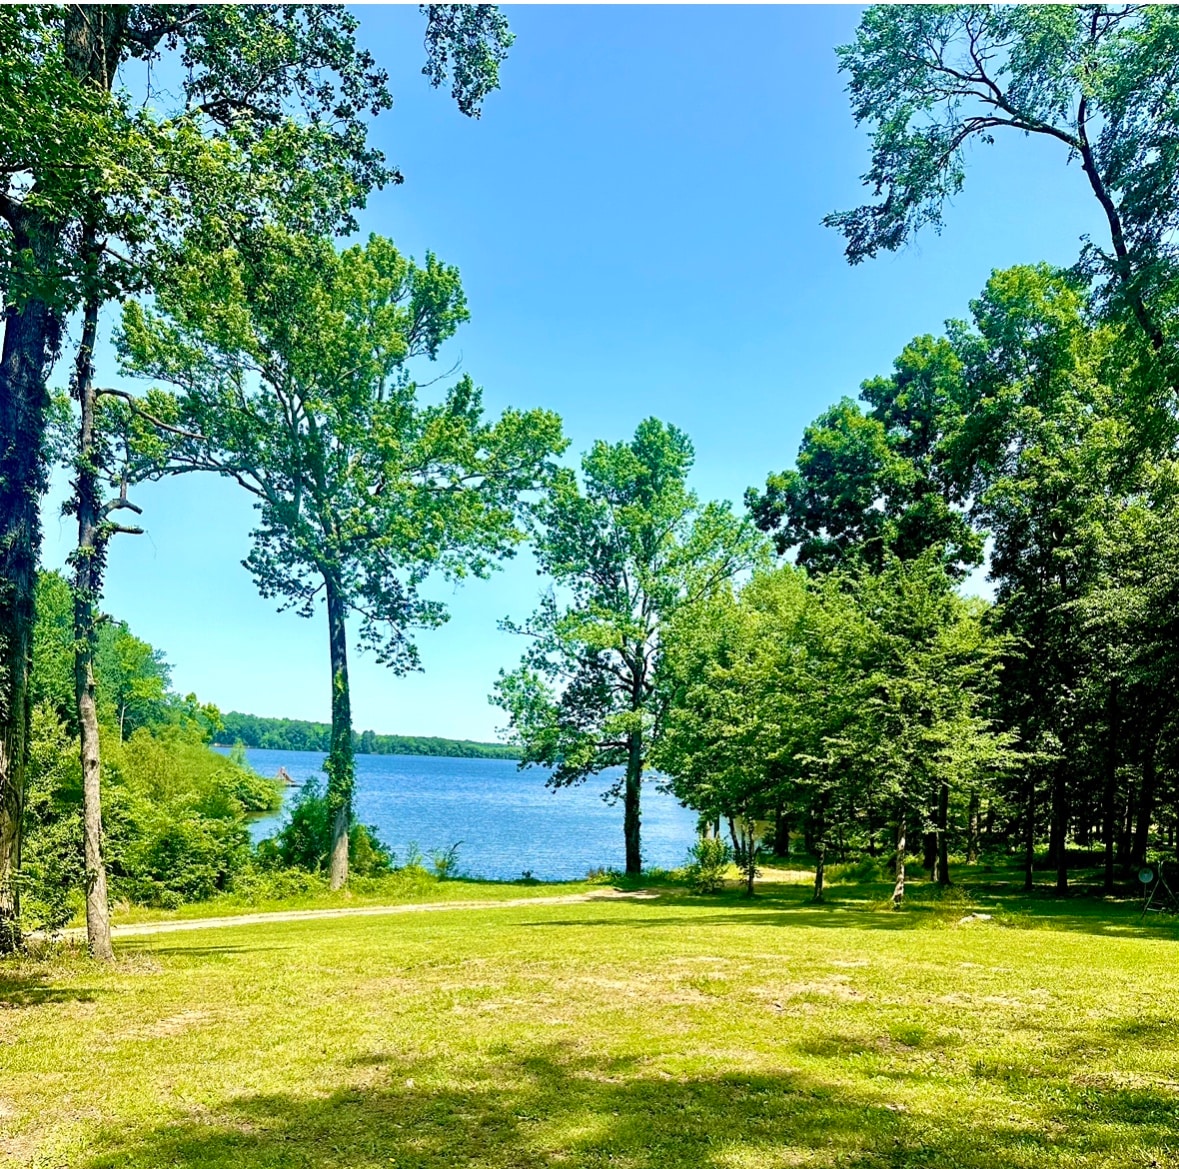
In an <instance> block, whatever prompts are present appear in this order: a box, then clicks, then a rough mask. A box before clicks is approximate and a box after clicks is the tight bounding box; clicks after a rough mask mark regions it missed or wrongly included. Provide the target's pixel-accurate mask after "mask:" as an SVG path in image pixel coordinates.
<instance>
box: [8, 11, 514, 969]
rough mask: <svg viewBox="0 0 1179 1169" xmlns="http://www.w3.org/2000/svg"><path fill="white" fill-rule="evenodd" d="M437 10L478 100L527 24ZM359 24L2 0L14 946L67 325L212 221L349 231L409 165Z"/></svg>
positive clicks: (442, 55)
mask: <svg viewBox="0 0 1179 1169" xmlns="http://www.w3.org/2000/svg"><path fill="white" fill-rule="evenodd" d="M427 12H428V25H427V29H428V36H427V55H428V60H427V70H428V71H429V72H430V73H431V77H432V80H433V81H434V83H435V84H439V83H441V81H442V80H443V79H444V78H445V77H446V76H448V75H451V74H453V78H454V86H453V92H454V93H455V96H456V98H457V99H458V100H459V104H460V106H461V107H462V108H463V109H464V111H465V112H467V113H475V112H477V110H478V105H479V101H480V100H481V98H482V97H483V96H484V95H485V94H486V93H487V92H488V90H489V89H491V88H494V87H495V84H496V81H497V77H498V72H497V71H498V65H499V63H500V61H501V60H502V58H503V55H504V53H505V52H506V49H507V47H508V45H509V44H510V39H511V38H510V34H509V33H508V32H507V29H506V26H505V25H504V24H503V21H502V18H500V17H499V16H498V14H497V13H496V11H495V9H494V7H492V6H486V5H483V6H477V10H476V12H475V13H473V14H470V15H456V14H454V13H451V12H450V6H447V5H441V6H434V7H433V8H429V9H427ZM355 29H356V20H355V18H354V17H353V16H352V15H351V14H349V13H347V12H345V11H344V10H343V9H335V8H330V7H316V6H302V7H300V6H294V5H291V6H281V7H267V6H263V5H240V6H236V7H233V6H223V7H208V6H202V5H196V4H191V5H188V4H185V5H166V6H159V5H148V4H141V5H63V6H51V5H46V6H41V7H26V8H20V7H14V8H7V9H4V10H3V12H0V139H2V140H3V143H4V147H3V150H2V151H0V243H2V244H3V248H2V249H0V254H2V255H3V261H2V262H0V302H2V304H3V311H4V342H3V350H2V351H0V568H2V571H0V581H2V582H3V585H2V587H0V679H2V686H3V691H2V693H0V950H4V949H9V948H12V947H13V946H15V945H16V944H17V942H18V941H19V933H18V927H17V925H16V922H17V920H18V902H17V891H16V886H15V884H14V883H13V874H14V873H15V871H16V869H17V868H18V867H19V863H20V822H21V804H22V799H23V794H22V793H23V790H24V778H23V775H24V767H25V761H26V756H27V737H28V725H29V717H30V706H29V701H28V683H29V670H30V652H31V648H32V629H33V582H34V575H35V566H36V561H37V553H38V549H39V545H40V528H39V518H38V512H37V509H38V504H39V502H40V499H41V496H42V495H43V494H44V491H45V486H46V472H45V452H44V448H45V439H46V424H47V418H48V415H49V395H48V392H47V388H46V387H47V382H48V378H49V375H50V372H51V370H52V368H53V366H54V364H55V362H56V361H57V359H58V356H59V354H60V350H61V345H62V341H63V336H64V332H63V331H64V326H65V322H66V320H67V319H68V317H69V315H70V314H71V312H73V311H74V310H75V309H77V308H78V307H80V306H81V305H82V303H83V302H84V301H85V300H87V299H88V298H90V297H92V296H94V297H97V299H98V301H99V303H101V302H102V301H105V300H109V299H111V298H112V297H117V296H121V295H124V294H126V293H128V292H133V291H135V290H139V289H142V288H145V287H149V286H150V285H151V284H152V282H153V279H154V273H155V272H157V271H158V269H159V268H160V266H161V265H165V264H166V263H167V262H168V260H169V257H170V255H171V254H172V251H173V249H174V248H175V246H176V241H177V239H178V238H180V237H182V236H183V235H184V234H185V232H186V231H188V230H191V229H192V228H193V226H194V225H199V224H201V223H203V222H206V221H207V220H209V219H214V220H217V221H219V222H220V223H221V224H222V225H239V226H240V225H251V226H252V225H254V224H256V223H257V222H259V221H263V220H269V219H277V220H280V221H282V222H284V223H286V224H288V225H290V226H296V227H300V228H304V229H313V230H318V231H330V230H335V229H336V228H338V227H343V228H345V229H349V228H351V227H353V226H354V220H353V219H352V213H353V212H354V210H355V209H356V208H357V207H359V206H361V205H363V202H364V199H365V197H366V195H367V193H368V191H369V190H370V189H371V188H372V187H373V186H374V185H380V184H382V183H384V182H387V181H399V180H400V176H399V175H398V174H397V172H396V171H395V170H393V169H392V168H390V167H388V166H387V165H386V163H385V161H384V159H383V157H382V155H381V154H380V152H379V151H376V150H374V149H373V148H372V147H370V146H369V145H368V143H367V140H366V129H365V123H364V119H365V116H366V114H367V113H374V114H375V113H376V112H378V111H379V110H381V109H385V108H388V106H389V105H390V104H391V98H390V96H389V93H388V90H387V88H386V85H385V81H386V76H385V74H384V73H383V72H381V71H380V70H379V69H378V68H377V67H376V65H375V63H374V61H373V60H372V58H371V56H370V55H369V54H368V53H366V52H364V51H362V50H360V49H358V48H357V46H356V44H355V39H354V33H355ZM454 38H457V40H456V39H454ZM165 56H168V57H170V58H171V59H172V60H174V61H175V62H176V63H177V65H178V66H180V67H181V71H182V75H183V81H182V92H183V96H182V103H181V108H180V109H179V110H177V111H172V112H167V113H163V114H160V113H158V112H157V110H156V105H155V102H156V101H157V100H158V97H159V95H158V94H153V93H151V92H149V93H148V94H147V95H142V94H133V93H132V92H131V90H130V89H129V88H127V87H125V86H121V85H118V84H117V81H118V79H119V74H120V70H121V69H122V68H123V67H124V66H125V65H126V64H127V63H128V62H131V61H137V62H146V63H147V64H148V65H153V66H154V65H156V64H157V63H158V62H160V61H161V60H162V59H163V58H164V57H165ZM144 96H146V100H140V99H141V98H142V97H144Z"/></svg>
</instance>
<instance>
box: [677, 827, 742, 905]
mask: <svg viewBox="0 0 1179 1169" xmlns="http://www.w3.org/2000/svg"><path fill="white" fill-rule="evenodd" d="M732 863H733V850H732V849H731V848H730V847H729V845H728V844H727V842H725V841H724V840H721V839H720V837H717V836H709V837H704V836H702V837H701V838H700V839H699V840H697V841H696V843H695V844H694V845H692V847H691V848H690V849H689V850H688V863H687V865H686V867H685V869H684V876H685V877H686V878H687V882H688V888H690V889H691V890H692V891H693V892H694V893H716V892H718V891H719V890H721V889H723V888H724V885H725V874H726V873H727V872H728V870H729V865H730V864H732Z"/></svg>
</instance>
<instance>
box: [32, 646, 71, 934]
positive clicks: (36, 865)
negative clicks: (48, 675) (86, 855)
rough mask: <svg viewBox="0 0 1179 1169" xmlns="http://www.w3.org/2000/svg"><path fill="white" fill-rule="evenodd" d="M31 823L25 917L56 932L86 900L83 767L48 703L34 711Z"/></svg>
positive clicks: (59, 720) (67, 734) (39, 927)
mask: <svg viewBox="0 0 1179 1169" xmlns="http://www.w3.org/2000/svg"><path fill="white" fill-rule="evenodd" d="M71 668H72V662H71ZM25 824H26V832H25V837H24V841H23V850H24V855H23V857H22V858H21V859H22V865H21V873H20V880H21V914H22V916H23V918H24V921H25V923H26V925H27V927H28V928H30V929H43V930H49V931H54V930H57V929H60V928H61V927H62V926H64V925H66V924H67V922H69V920H70V918H72V917H73V916H74V914H75V913H76V912H77V910H78V908H79V907H80V906H81V904H82V898H83V896H84V880H85V873H84V870H83V865H82V764H81V759H80V757H79V754H78V747H77V742H76V740H74V739H72V738H71V736H70V734H69V732H68V730H67V729H66V727H65V726H64V724H63V723H62V721H61V719H60V718H59V716H58V714H57V712H56V711H55V710H54V708H53V707H52V706H51V705H50V704H49V702H47V701H44V700H42V701H41V702H39V703H38V704H37V705H36V706H35V707H34V708H33V720H32V728H31V735H30V751H29V772H28V788H27V790H26V796H25Z"/></svg>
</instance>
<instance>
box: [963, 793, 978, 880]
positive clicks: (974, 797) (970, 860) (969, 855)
mask: <svg viewBox="0 0 1179 1169" xmlns="http://www.w3.org/2000/svg"><path fill="white" fill-rule="evenodd" d="M978 803H979V801H978V788H976V787H972V788H971V789H970V804H969V805H968V807H967V810H966V863H967V864H968V865H976V864H978Z"/></svg>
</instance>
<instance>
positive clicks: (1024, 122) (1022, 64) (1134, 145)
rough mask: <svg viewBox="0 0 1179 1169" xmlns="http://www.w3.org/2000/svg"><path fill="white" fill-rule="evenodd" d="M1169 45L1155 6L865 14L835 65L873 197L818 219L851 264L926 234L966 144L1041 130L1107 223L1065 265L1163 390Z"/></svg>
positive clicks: (1178, 137) (1168, 15)
mask: <svg viewBox="0 0 1179 1169" xmlns="http://www.w3.org/2000/svg"><path fill="white" fill-rule="evenodd" d="M1177 48H1179V15H1177V14H1176V12H1175V11H1174V10H1173V9H1171V8H1169V7H1167V6H1164V5H1142V6H1136V5H1132V6H1125V7H1121V8H1115V7H1108V6H1101V5H1082V6H1074V7H1067V6H1054V5H1034V4H1033V5H939V6H919V5H917V6H903V5H900V6H893V5H880V6H874V7H872V8H869V9H868V10H867V12H865V14H864V16H863V17H862V19H861V21H860V26H859V28H858V30H857V33H856V39H855V41H854V42H853V43H852V44H849V45H845V46H843V47H842V48H840V49H839V59H840V66H841V68H842V69H843V70H844V71H845V72H846V73H847V74H848V75H849V79H850V80H849V85H848V91H849V93H850V95H851V103H852V113H853V115H854V117H855V119H856V122H857V123H859V124H866V125H868V126H869V127H870V129H871V132H872V158H871V164H870V166H869V169H868V171H867V173H866V174H865V175H864V176H863V181H864V185H865V186H867V187H868V188H869V189H870V190H871V193H872V196H873V199H874V201H873V202H871V203H868V204H865V205H864V206H861V207H858V208H855V209H854V210H851V211H846V212H840V213H838V214H833V215H829V216H828V217H827V219H826V220H825V222H826V223H827V224H828V225H830V226H832V227H835V228H837V229H838V230H839V231H840V232H842V233H843V235H844V236H845V238H846V239H847V255H848V259H849V260H850V261H851V262H852V263H857V262H858V261H860V260H862V259H865V258H867V257H871V256H875V255H876V254H878V252H880V251H892V250H895V249H897V248H899V247H900V246H902V245H903V244H904V243H905V242H906V241H907V240H909V239H911V238H912V237H913V236H914V235H915V234H916V233H917V232H918V231H920V230H921V229H923V228H925V227H932V228H933V229H934V230H937V229H938V228H940V226H941V223H942V215H943V211H944V208H945V206H946V204H947V203H948V202H950V201H952V200H953V198H954V196H955V195H956V194H957V193H958V192H959V191H960V190H961V189H962V185H963V183H964V181H965V177H966V160H967V154H968V151H969V149H970V147H971V146H973V145H975V144H984V143H985V144H990V143H993V142H994V141H995V138H996V135H1002V134H1006V133H1008V132H1010V131H1017V132H1020V133H1022V134H1025V135H1030V136H1033V137H1036V138H1040V139H1047V140H1048V142H1049V143H1050V146H1051V148H1052V149H1054V150H1055V151H1057V152H1058V153H1059V156H1060V158H1061V161H1062V163H1063V162H1071V161H1074V160H1075V161H1077V162H1078V163H1079V164H1080V165H1079V166H1077V167H1076V173H1077V174H1078V177H1083V179H1084V180H1085V181H1086V183H1087V185H1088V187H1089V189H1090V191H1091V192H1092V194H1093V195H1094V197H1095V198H1096V200H1097V201H1098V203H1099V205H1100V207H1101V211H1102V214H1103V216H1104V218H1105V220H1106V222H1107V224H1108V230H1109V243H1110V245H1111V247H1110V248H1109V249H1106V248H1104V247H1101V246H1099V245H1098V244H1096V243H1094V242H1088V241H1087V242H1086V243H1085V246H1084V249H1083V251H1082V254H1081V261H1080V264H1079V265H1078V272H1079V273H1080V274H1081V275H1083V276H1084V277H1085V278H1087V279H1088V278H1094V277H1095V278H1096V279H1097V280H1098V282H1099V284H1098V287H1099V290H1100V295H1101V297H1102V300H1103V304H1104V307H1105V308H1106V309H1108V310H1110V311H1112V313H1113V315H1114V316H1116V317H1118V318H1120V319H1124V320H1127V321H1132V322H1133V323H1134V335H1135V337H1136V338H1137V339H1138V341H1139V342H1140V346H1139V347H1140V348H1145V347H1147V346H1148V347H1149V349H1150V351H1151V354H1152V358H1153V359H1161V361H1159V365H1158V366H1157V367H1156V369H1155V372H1156V373H1157V372H1160V371H1161V372H1163V376H1164V378H1165V379H1167V380H1166V384H1168V385H1173V384H1174V379H1173V374H1174V345H1173V326H1172V319H1173V316H1174V310H1175V307H1176V303H1177V299H1176V287H1177V276H1179V269H1177V266H1176V265H1177V260H1179V253H1177V252H1176V245H1175V234H1176V226H1177V225H1179V185H1177V184H1176V182H1175V173H1176V167H1177V165H1179V146H1177V145H1176V143H1177V142H1179V134H1177V133H1176V131H1177V129H1179V112H1177V111H1176V108H1175V103H1174V102H1173V101H1171V100H1170V94H1171V91H1172V89H1173V83H1174V78H1173V61H1174V58H1175V54H1176V50H1177ZM1126 356H1127V358H1129V359H1130V361H1132V362H1134V361H1136V360H1137V357H1136V356H1135V354H1134V352H1133V350H1132V348H1128V349H1127V353H1126ZM1139 356H1141V354H1139ZM1168 371H1169V372H1168Z"/></svg>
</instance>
